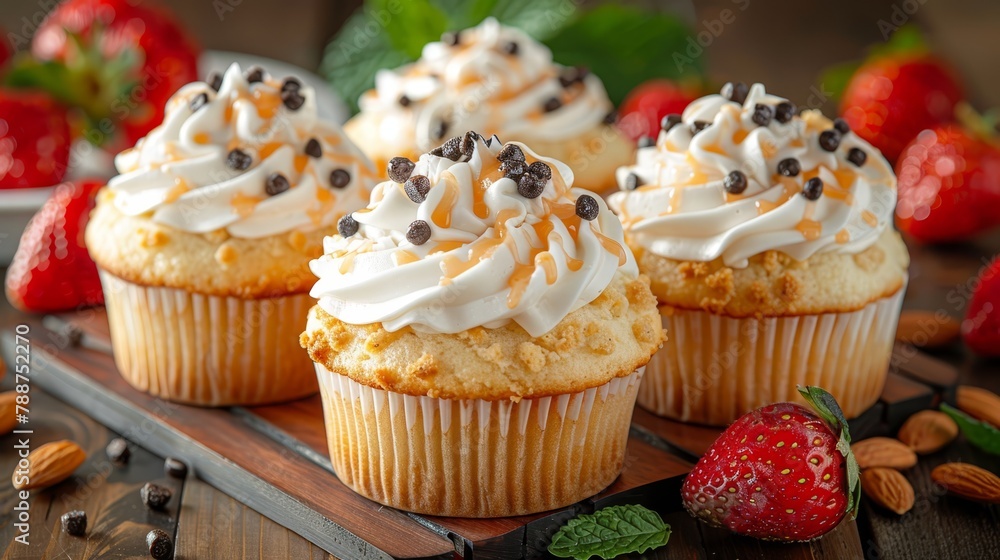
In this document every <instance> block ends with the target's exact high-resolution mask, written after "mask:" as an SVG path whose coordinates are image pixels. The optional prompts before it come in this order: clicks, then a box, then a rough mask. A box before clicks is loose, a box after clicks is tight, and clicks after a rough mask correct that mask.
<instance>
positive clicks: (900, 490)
mask: <svg viewBox="0 0 1000 560" xmlns="http://www.w3.org/2000/svg"><path fill="white" fill-rule="evenodd" d="M861 490H862V491H864V493H865V494H867V495H868V497H869V498H871V500H872V501H873V502H875V503H876V504H878V505H880V506H882V507H884V508H885V509H887V510H889V511H891V512H894V513H896V514H898V515H903V514H904V513H906V512H908V511H910V510H911V509H913V502H914V501H916V497H915V496H914V494H913V486H912V485H911V484H910V482H909V481H908V480H906V477H905V476H903V475H902V474H900V472H899V471H897V470H895V469H885V468H875V469H866V470H864V471H861Z"/></svg>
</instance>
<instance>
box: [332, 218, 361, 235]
mask: <svg viewBox="0 0 1000 560" xmlns="http://www.w3.org/2000/svg"><path fill="white" fill-rule="evenodd" d="M337 233H339V234H340V235H342V236H344V237H350V236H352V235H354V234H355V233H358V222H357V221H356V220H355V219H354V216H352V215H350V214H344V216H343V217H342V218H340V219H339V220H337Z"/></svg>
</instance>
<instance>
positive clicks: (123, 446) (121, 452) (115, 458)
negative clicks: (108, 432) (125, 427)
mask: <svg viewBox="0 0 1000 560" xmlns="http://www.w3.org/2000/svg"><path fill="white" fill-rule="evenodd" d="M104 452H105V453H107V454H108V459H111V461H112V462H114V463H118V464H119V465H124V464H126V463H128V459H129V457H131V456H132V452H131V451H129V448H128V442H126V441H125V440H124V439H122V438H115V439H113V440H111V442H110V443H108V446H107V447H105V448H104Z"/></svg>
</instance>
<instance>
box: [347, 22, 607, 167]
mask: <svg viewBox="0 0 1000 560" xmlns="http://www.w3.org/2000/svg"><path fill="white" fill-rule="evenodd" d="M459 38H460V39H459V43H458V45H447V44H445V43H443V42H433V43H428V44H427V45H425V46H424V49H423V54H422V57H421V58H420V60H418V61H417V62H415V63H413V64H409V65H406V66H403V67H402V68H399V69H396V70H381V71H379V72H378V74H377V75H376V76H375V89H373V90H369V91H368V92H366V93H365V94H364V95H362V96H361V99H360V101H359V105H360V108H361V110H362V111H364V112H372V113H378V114H381V115H383V118H382V119H380V121H381V124H380V129H379V131H378V135H379V137H380V138H381V139H382V140H383V141H384V142H385V143H387V144H389V145H400V141H401V139H405V140H406V141H409V143H415V148H416V151H419V152H425V151H428V150H430V149H431V148H433V147H434V146H437V145H438V144H440V143H441V142H442V141H443V140H444V138H442V132H441V130H442V123H446V125H447V127H446V129H445V132H444V133H443V134H444V135H445V136H453V135H454V134H456V133H457V132H458V131H465V130H482V131H487V132H488V133H489V134H496V135H498V136H500V137H501V138H511V139H517V140H522V141H525V142H527V143H529V144H530V143H531V141H532V140H547V141H561V140H566V139H568V138H573V137H575V136H577V135H579V134H582V133H583V132H585V131H587V130H589V129H591V128H593V127H594V126H596V125H598V124H599V123H600V122H601V121H602V119H603V118H604V117H605V116H606V115H607V114H608V113H610V112H611V110H612V109H614V107H613V106H612V104H611V101H610V100H609V99H608V95H607V92H605V90H604V85H603V84H602V83H601V80H600V79H599V78H598V77H597V76H594V75H592V74H589V73H587V74H586V75H585V77H583V79H582V80H577V81H574V82H573V83H572V84H571V85H569V86H566V87H564V86H563V85H562V84H561V83H560V80H559V78H560V76H561V75H564V73H567V72H568V73H570V74H572V73H573V72H576V69H572V68H565V67H563V66H560V65H558V64H554V63H553V62H552V52H551V51H550V50H549V49H548V48H547V47H545V46H544V45H542V44H541V43H539V42H537V41H535V40H534V39H532V38H531V37H529V36H528V35H527V34H525V33H524V32H522V31H521V30H519V29H516V28H513V27H507V26H504V25H501V24H500V23H499V22H497V20H495V19H493V18H487V19H486V20H484V21H483V22H482V23H481V24H479V25H478V26H476V27H473V28H470V29H466V30H464V31H462V32H461V33H460V34H459ZM510 45H516V47H510ZM510 48H514V49H516V52H515V53H513V54H511V53H509V52H508V49H510ZM403 97H405V98H406V101H405V103H406V104H405V105H404V104H401V103H400V99H401V98H403ZM551 99H557V100H559V103H560V106H559V107H558V108H556V109H553V110H550V111H546V110H545V104H546V103H547V102H549V101H550V100H551Z"/></svg>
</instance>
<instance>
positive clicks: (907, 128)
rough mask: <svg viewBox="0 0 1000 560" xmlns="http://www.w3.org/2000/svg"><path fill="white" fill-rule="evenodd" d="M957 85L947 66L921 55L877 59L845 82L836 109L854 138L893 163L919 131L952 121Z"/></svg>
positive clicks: (958, 96) (958, 94)
mask: <svg viewBox="0 0 1000 560" xmlns="http://www.w3.org/2000/svg"><path fill="white" fill-rule="evenodd" d="M962 99H963V94H962V88H961V86H960V85H959V84H958V82H957V81H956V80H955V76H954V74H953V73H952V71H951V70H950V69H949V68H948V66H947V65H946V64H945V63H944V62H942V61H940V60H938V59H936V58H933V57H930V56H926V55H912V54H902V55H898V54H897V55H893V56H889V57H885V58H878V59H875V60H873V61H871V62H868V63H866V64H864V65H862V66H861V68H859V69H858V71H857V72H855V74H854V76H853V77H851V80H850V82H849V83H848V84H847V89H846V90H845V91H844V94H843V97H842V98H841V102H840V112H841V114H843V116H844V120H846V121H847V123H848V124H849V125H851V130H853V131H854V132H855V133H856V134H857V135H858V136H860V137H862V138H864V139H865V140H867V141H869V142H871V143H872V144H873V145H874V146H875V147H876V148H878V149H879V150H881V151H882V154H883V155H885V157H886V158H888V159H889V161H892V162H895V161H896V159H897V158H898V157H899V154H900V153H901V152H902V151H903V147H905V146H906V144H907V143H909V142H910V140H912V139H913V138H914V137H915V136H916V135H917V134H918V133H919V132H920V131H921V130H924V129H926V128H931V127H934V126H936V125H939V124H942V123H947V122H952V121H954V119H955V105H956V104H957V103H958V102H959V101H961V100H962Z"/></svg>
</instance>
